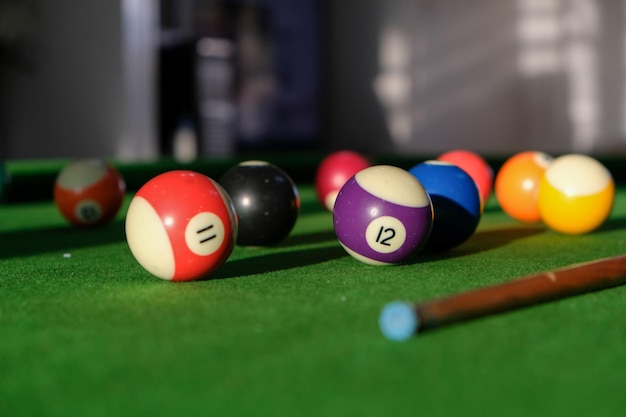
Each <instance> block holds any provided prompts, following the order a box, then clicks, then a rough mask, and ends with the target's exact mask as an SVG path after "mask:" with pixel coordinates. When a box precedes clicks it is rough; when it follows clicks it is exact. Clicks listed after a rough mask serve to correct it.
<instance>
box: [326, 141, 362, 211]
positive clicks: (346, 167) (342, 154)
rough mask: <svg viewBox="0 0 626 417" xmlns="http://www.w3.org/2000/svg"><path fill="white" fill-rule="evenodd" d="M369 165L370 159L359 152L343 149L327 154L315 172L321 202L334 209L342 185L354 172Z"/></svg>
mask: <svg viewBox="0 0 626 417" xmlns="http://www.w3.org/2000/svg"><path fill="white" fill-rule="evenodd" d="M369 166H370V161H369V160H368V159H367V158H366V157H364V156H363V155H361V154H359V153H358V152H354V151H350V150H343V151H337V152H333V153H331V154H329V155H327V156H326V157H325V158H324V159H322V161H321V162H320V164H319V165H318V167H317V171H316V174H315V191H316V193H317V199H318V200H319V202H320V204H322V205H323V206H324V207H325V208H326V209H327V210H329V211H332V210H333V206H334V205H335V200H336V199H337V194H338V193H339V190H340V189H341V187H343V185H344V184H345V183H346V181H348V180H349V179H350V178H351V177H352V176H353V175H354V174H356V173H357V172H359V171H361V170H363V169H365V168H367V167H369Z"/></svg>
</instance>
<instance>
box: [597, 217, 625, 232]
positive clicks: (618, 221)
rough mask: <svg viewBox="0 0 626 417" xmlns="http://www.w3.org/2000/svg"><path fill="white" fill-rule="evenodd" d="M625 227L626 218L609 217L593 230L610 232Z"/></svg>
mask: <svg viewBox="0 0 626 417" xmlns="http://www.w3.org/2000/svg"><path fill="white" fill-rule="evenodd" d="M620 229H626V218H625V217H618V218H609V219H608V220H607V221H606V222H604V224H602V226H600V227H599V228H598V229H596V230H595V232H610V231H613V230H620Z"/></svg>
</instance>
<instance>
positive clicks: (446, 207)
mask: <svg viewBox="0 0 626 417" xmlns="http://www.w3.org/2000/svg"><path fill="white" fill-rule="evenodd" d="M409 172H410V173H411V174H413V175H414V176H415V177H416V178H417V179H418V180H419V181H420V182H421V183H422V185H423V186H424V188H425V189H426V192H427V193H428V194H429V195H430V199H431V201H432V204H433V211H434V220H433V228H432V231H431V233H430V237H429V238H428V241H427V242H426V246H425V249H426V250H434V251H446V250H450V249H453V248H455V247H457V246H459V245H461V244H462V243H464V242H465V241H467V240H468V239H469V238H470V237H471V236H472V235H473V234H474V232H475V231H476V228H477V227H478V223H479V222H480V218H481V212H482V210H481V196H480V191H479V190H478V187H477V186H476V183H475V182H474V180H473V179H472V177H470V176H469V174H467V173H466V172H465V171H464V170H463V169H461V168H459V167H458V166H456V165H453V164H451V163H448V162H443V161H426V162H422V163H420V164H418V165H416V166H414V167H413V168H411V169H410V170H409Z"/></svg>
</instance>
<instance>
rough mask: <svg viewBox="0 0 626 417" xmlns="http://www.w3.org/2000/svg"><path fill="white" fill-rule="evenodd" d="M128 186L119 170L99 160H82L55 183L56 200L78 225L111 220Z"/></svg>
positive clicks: (62, 172)
mask: <svg viewBox="0 0 626 417" xmlns="http://www.w3.org/2000/svg"><path fill="white" fill-rule="evenodd" d="M125 191H126V185H125V182H124V179H123V178H122V176H121V175H120V174H119V172H118V171H117V170H116V169H115V168H113V167H112V166H111V165H109V164H107V163H106V162H104V161H102V160H99V159H80V160H76V161H73V162H71V163H69V164H68V165H66V166H65V167H64V168H63V169H62V170H61V171H60V172H59V174H58V176H57V178H56V181H55V184H54V202H55V204H56V206H57V208H58V209H59V212H60V213H61V215H62V216H63V217H64V218H65V219H66V220H67V221H69V222H70V223H71V224H73V225H75V226H98V225H102V224H104V223H107V222H108V221H110V220H111V219H113V217H115V215H116V214H117V212H118V211H119V208H120V206H121V204H122V200H123V198H124V192H125Z"/></svg>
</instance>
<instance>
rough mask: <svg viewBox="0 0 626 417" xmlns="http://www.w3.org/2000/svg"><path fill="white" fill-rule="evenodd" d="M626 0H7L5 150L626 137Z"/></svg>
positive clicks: (185, 149) (458, 144) (586, 141)
mask: <svg viewBox="0 0 626 417" xmlns="http://www.w3.org/2000/svg"><path fill="white" fill-rule="evenodd" d="M625 3H626V2H625V1H619V0H615V1H613V0H605V1H594V0H510V1H499V0H362V1H355V0H342V1H334V2H333V1H324V0H298V1H290V0H249V1H243V0H242V1H230V0H222V1H209V0H158V1H157V0H116V1H106V2H102V1H84V0H57V1H51V0H0V157H2V158H4V159H23V158H66V157H86V156H99V157H107V158H118V159H123V160H145V159H152V158H157V157H161V156H174V157H176V158H177V159H180V160H191V159H194V158H196V157H221V156H229V155H234V154H237V153H244V152H247V151H257V150H262V151H265V150H267V151H297V150H302V151H328V150H333V149H340V148H352V149H355V150H359V151H362V152H366V153H401V154H406V155H411V154H416V155H419V154H433V153H439V152H443V151H446V150H449V149H453V148H466V149H472V150H474V151H477V152H480V153H483V154H485V155H505V154H510V153H513V152H516V151H520V150H526V149H539V150H544V151H547V152H551V153H561V152H570V151H574V152H585V153H596V154H612V153H616V152H620V153H621V152H626V4H625Z"/></svg>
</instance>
